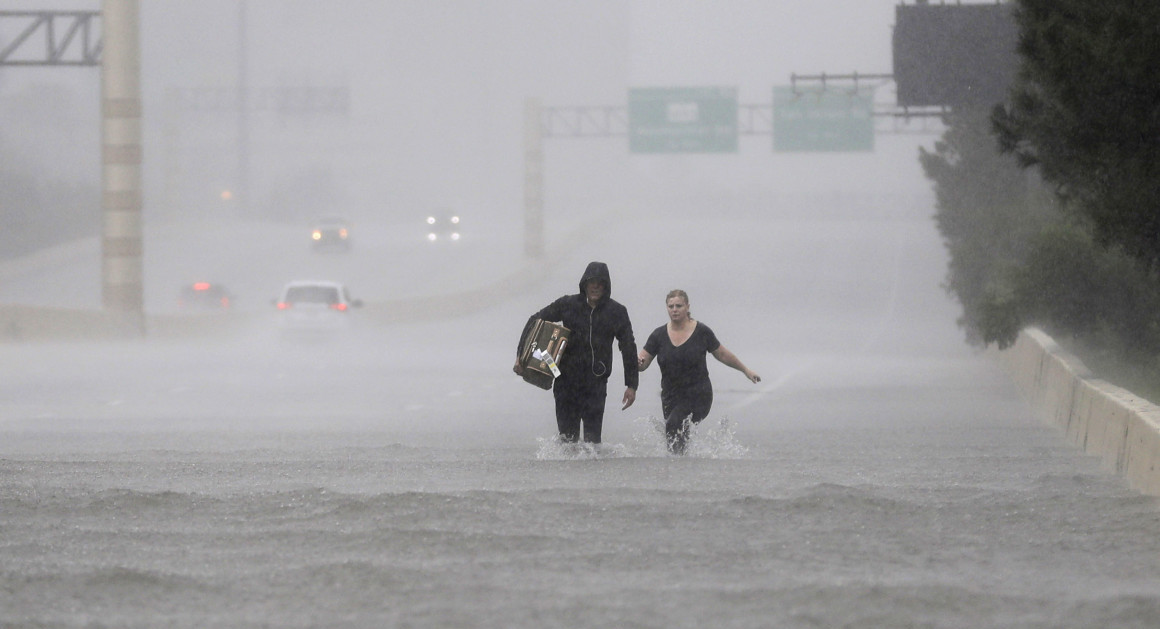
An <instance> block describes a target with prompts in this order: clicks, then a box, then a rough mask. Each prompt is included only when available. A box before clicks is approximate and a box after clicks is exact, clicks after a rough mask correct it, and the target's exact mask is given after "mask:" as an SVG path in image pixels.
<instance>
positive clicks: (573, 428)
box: [552, 378, 608, 443]
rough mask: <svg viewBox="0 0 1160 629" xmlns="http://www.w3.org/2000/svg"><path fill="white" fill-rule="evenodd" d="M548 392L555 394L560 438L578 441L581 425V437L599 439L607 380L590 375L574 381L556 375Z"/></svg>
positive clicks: (593, 441)
mask: <svg viewBox="0 0 1160 629" xmlns="http://www.w3.org/2000/svg"><path fill="white" fill-rule="evenodd" d="M552 393H553V395H555V396H556V427H557V428H559V430H560V438H561V439H563V440H565V441H572V442H576V441H579V440H580V428H581V426H583V428H584V441H586V442H588V443H600V427H601V425H602V424H603V423H604V399H605V398H606V397H607V395H608V381H607V380H599V379H594V378H593V379H586V380H580V381H578V382H577V381H569V380H565V379H564V378H558V379H556V383H555V386H553V387H552Z"/></svg>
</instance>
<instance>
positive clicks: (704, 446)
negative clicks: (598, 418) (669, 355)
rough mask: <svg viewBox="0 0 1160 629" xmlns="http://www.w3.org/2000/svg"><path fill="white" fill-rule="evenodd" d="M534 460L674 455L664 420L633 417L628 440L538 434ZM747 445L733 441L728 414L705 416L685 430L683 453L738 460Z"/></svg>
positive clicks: (734, 439)
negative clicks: (569, 438)
mask: <svg viewBox="0 0 1160 629" xmlns="http://www.w3.org/2000/svg"><path fill="white" fill-rule="evenodd" d="M536 441H537V443H539V447H538V448H537V450H536V459H537V460H540V461H572V460H592V459H610V458H624V457H667V456H677V455H673V454H672V453H670V452H669V448H668V443H667V441H666V438H665V422H664V420H663V419H661V418H659V417H654V416H651V415H649V416H645V417H637V418H636V419H634V420H633V427H632V433H631V434H630V435H629V443H627V444H621V443H599V444H593V443H583V442H581V443H572V442H567V441H562V440H561V439H560V437H559V435H556V436H553V437H539V438H537V439H536ZM748 454H749V448H748V447H746V446H745V445H743V444H741V443H739V442H738V441H737V434H736V427H735V423H734V422H733V421H732V420H731V419H729V418H728V417H721V418H720V419H706V420H705V421H703V422H701V423H699V424H696V425H694V426H693V427H692V430H690V432H689V444H688V448H687V449H686V451H685V454H684V455H683V456H686V457H694V458H703V459H741V458H745V457H746V456H748Z"/></svg>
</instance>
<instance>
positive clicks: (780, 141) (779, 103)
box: [773, 87, 874, 153]
mask: <svg viewBox="0 0 1160 629" xmlns="http://www.w3.org/2000/svg"><path fill="white" fill-rule="evenodd" d="M773 150H774V152H776V153H794V152H859V151H861V152H868V151H873V150H874V99H873V96H872V93H870V92H863V91H853V92H851V91H847V90H820V91H799V90H795V89H794V88H792V87H775V88H773Z"/></svg>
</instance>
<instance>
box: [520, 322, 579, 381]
mask: <svg viewBox="0 0 1160 629" xmlns="http://www.w3.org/2000/svg"><path fill="white" fill-rule="evenodd" d="M569 334H571V330H569V329H568V328H566V327H564V326H562V325H560V324H558V323H552V322H551V321H544V320H542V319H536V321H535V323H533V324H532V327H531V329H530V330H528V334H527V336H525V337H524V342H523V345H522V346H521V349H520V364H521V365H523V368H524V374H523V375H524V381H526V382H530V383H532V384H534V385H536V386H537V387H540V388H541V389H551V388H552V383H553V382H555V381H556V376H558V375H559V374H560V368H559V365H558V363H559V361H560V355H561V354H563V353H564V347H565V346H567V344H568V335H569Z"/></svg>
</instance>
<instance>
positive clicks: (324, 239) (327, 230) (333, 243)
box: [310, 217, 350, 251]
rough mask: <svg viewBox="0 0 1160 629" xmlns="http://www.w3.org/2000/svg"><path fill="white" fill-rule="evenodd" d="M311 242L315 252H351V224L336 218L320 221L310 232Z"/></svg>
mask: <svg viewBox="0 0 1160 629" xmlns="http://www.w3.org/2000/svg"><path fill="white" fill-rule="evenodd" d="M310 242H311V246H312V247H313V248H314V250H315V251H350V224H349V223H347V222H346V221H345V220H343V219H341V218H336V217H327V218H323V219H320V220H318V221H317V222H316V223H314V228H313V229H312V230H311V231H310Z"/></svg>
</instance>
